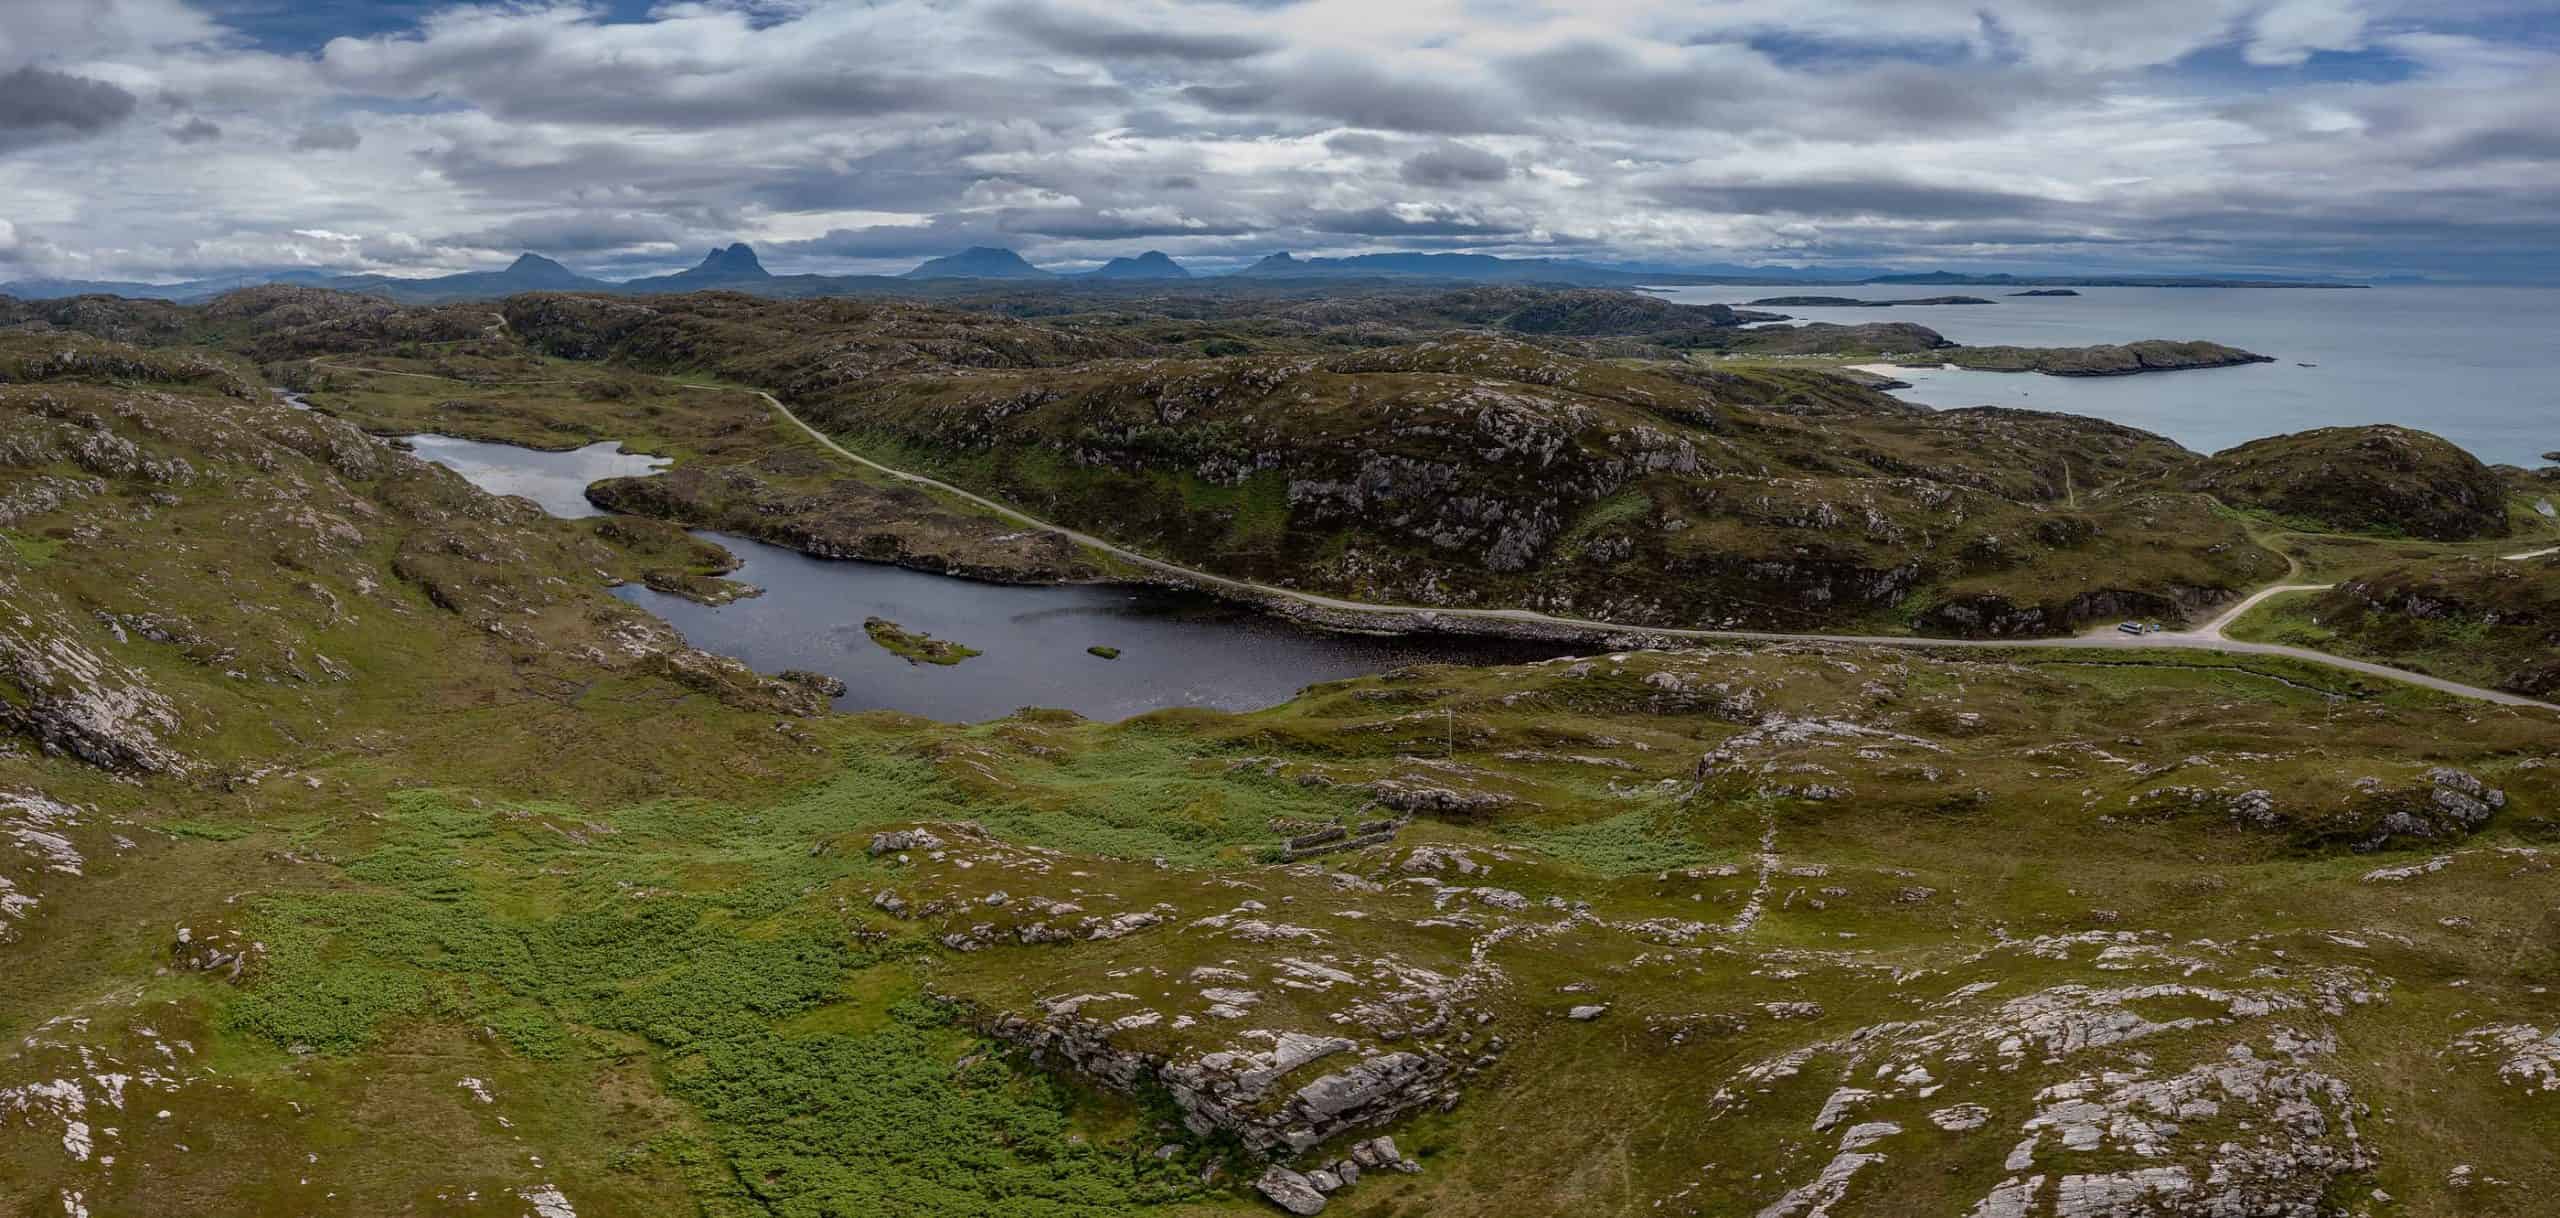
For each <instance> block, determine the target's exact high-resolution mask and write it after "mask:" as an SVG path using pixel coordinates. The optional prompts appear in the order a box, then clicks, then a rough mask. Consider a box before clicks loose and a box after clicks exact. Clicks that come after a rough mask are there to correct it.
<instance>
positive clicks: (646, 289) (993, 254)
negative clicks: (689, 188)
mask: <svg viewBox="0 0 2560 1218" xmlns="http://www.w3.org/2000/svg"><path fill="white" fill-rule="evenodd" d="M1858 269H1860V270H1865V269H1868V268H1858ZM1195 278H1197V277H1195V276H1194V275H1193V274H1192V273H1191V271H1190V270H1189V269H1188V268H1186V267H1184V266H1183V265H1182V264H1181V263H1179V262H1176V261H1174V260H1173V259H1172V258H1170V257H1167V256H1166V255H1165V254H1163V253H1162V252H1159V251H1155V250H1149V251H1147V252H1146V253H1144V254H1140V255H1138V256H1137V257H1135V258H1114V259H1112V260H1111V261H1110V262H1108V263H1105V264H1104V265H1103V266H1101V267H1100V268H1099V269H1096V270H1091V271H1084V272H1077V273H1069V274H1061V273H1059V272H1056V271H1049V270H1043V269H1042V268H1040V267H1037V266H1033V265H1032V264H1031V263H1029V262H1027V261H1024V260H1023V257H1022V255H1020V254H1018V253H1015V252H1014V251H1012V250H1009V249H1002V248H998V247H993V246H978V247H975V248H971V249H966V250H962V251H961V252H959V253H956V254H951V255H948V256H945V257H941V258H934V259H930V260H928V261H926V262H925V263H924V264H923V265H921V266H918V267H916V268H915V269H914V270H912V271H909V272H907V273H906V274H904V275H901V276H896V277H890V276H883V275H775V274H773V273H772V272H770V271H767V270H765V269H764V263H763V262H762V261H760V260H759V259H758V258H757V257H756V252H755V250H753V249H751V248H749V247H748V246H747V245H746V244H745V243H743V242H741V243H738V244H734V245H730V246H728V247H726V248H724V249H715V250H712V251H711V252H710V253H709V254H708V255H706V256H704V258H703V259H702V261H701V262H700V263H699V264H697V265H695V266H693V267H692V268H690V269H687V270H682V271H678V272H676V273H674V274H672V275H655V276H650V277H647V278H642V279H632V280H624V281H619V282H617V281H614V280H609V279H596V278H591V277H588V276H585V275H581V274H579V273H577V272H576V271H573V270H570V269H569V268H568V267H565V266H562V265H561V264H559V263H557V262H554V261H552V260H551V259H549V258H545V257H542V256H541V255H539V254H526V255H524V256H522V257H519V258H517V259H516V260H515V262H514V263H513V264H512V265H510V266H508V267H507V269H505V270H503V271H466V272H464V273H462V274H459V275H440V276H434V277H429V278H402V277H398V276H392V275H335V274H331V273H329V272H327V271H311V270H290V271H276V272H268V273H247V274H236V275H228V276H222V277H219V278H213V279H196V280H189V281H187V282H184V283H167V284H153V283H125V282H114V281H103V280H72V279H22V280H18V281H15V282H12V283H0V295H7V296H15V297H17V298H19V299H21V300H51V299H58V298H61V297H66V296H85V295H105V296H123V297H129V298H132V299H138V300H171V301H180V302H187V301H198V300H206V299H210V298H212V297H215V296H219V295H221V294H223V293H225V292H230V291H236V290H238V289H240V288H244V287H256V286H260V285H263V284H273V283H282V284H295V285H300V286H306V287H322V288H332V289H336V290H338V291H345V292H359V293H365V294H368V295H375V296H384V297H388V298H390V299H393V300H397V301H401V302H404V303H410V304H444V303H450V302H454V301H463V300H491V299H496V298H498V297H502V296H512V295H515V294H517V293H519V292H597V293H611V294H616V295H653V294H663V293H680V292H700V291H705V290H710V289H725V290H729V291H738V292H749V293H753V294H755V295H760V296H790V297H807V296H854V295H885V294H891V293H894V292H897V291H899V290H901V289H902V287H903V286H905V285H911V284H913V283H915V282H917V281H921V280H934V281H958V282H969V281H980V280H988V281H1005V282H1014V283H1024V284H1052V285H1058V286H1061V287H1064V286H1071V285H1075V284H1079V283H1097V284H1114V285H1116V284H1126V283H1148V282H1154V283H1164V282H1173V281H1182V280H1192V279H1195ZM1229 278H1232V279H1238V280H1254V281H1270V280H1307V279H1401V280H1428V281H1434V282H1460V283H1534V284H1554V285H1559V286H1574V287H1622V288H1623V287H1639V286H1664V287H1674V286H1683V285H1695V284H1787V285H1836V286H1843V287H1847V286H1855V285H1859V284H1941V285H1981V286H2012V287H2267V288H2273V287H2288V288H2291V287H2300V288H2314V287H2318V288H2327V287H2359V286H2362V285H2359V284H2350V283H2339V282H2325V281H2291V280H2264V279H2212V278H2193V277H2143V276H2096V277H2077V276H2038V277H2025V276H2017V275H2006V274H1990V275H1964V274H1957V273H1953V272H1948V271H1933V272H1929V273H1927V274H1891V273H1879V274H1872V275H1864V276H1861V277H1858V278H1854V279H1848V278H1828V279H1826V278H1821V277H1819V276H1818V275H1817V274H1816V273H1814V272H1809V271H1798V270H1795V269H1793V268H1751V267H1733V268H1724V267H1716V268H1709V269H1705V270H1701V269H1696V268H1690V269H1682V270H1644V269H1637V268H1628V267H1615V266H1602V265H1600V264H1597V263H1591V262H1577V261H1571V260H1566V259H1551V258H1497V257H1494V256H1493V255H1490V254H1424V253H1397V254H1359V255H1355V256H1352V257H1347V258H1299V257H1295V256H1293V255H1290V254H1287V253H1279V254H1273V255H1271V256H1270V257H1268V258H1264V259H1263V260H1261V261H1260V262H1256V263H1254V264H1252V265H1250V266H1247V267H1245V268H1244V269H1242V270H1239V271H1236V272H1233V273H1232V275H1227V276H1217V277H1214V279H1229ZM1214 279H1213V281H1214Z"/></svg>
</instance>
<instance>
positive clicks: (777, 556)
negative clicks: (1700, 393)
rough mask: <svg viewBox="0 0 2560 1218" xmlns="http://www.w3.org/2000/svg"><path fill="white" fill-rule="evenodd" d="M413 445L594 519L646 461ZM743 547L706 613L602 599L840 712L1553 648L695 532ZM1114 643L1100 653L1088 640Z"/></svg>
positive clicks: (644, 595)
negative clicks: (838, 691) (942, 660)
mask: <svg viewBox="0 0 2560 1218" xmlns="http://www.w3.org/2000/svg"><path fill="white" fill-rule="evenodd" d="M412 441H413V442H414V443H415V444H416V446H417V451H418V453H419V455H421V456H424V457H428V458H430V459H432V460H435V461H438V462H441V463H443V464H444V465H446V466H448V467H450V468H452V469H453V470H454V471H456V472H458V473H460V474H461V475H462V476H464V477H466V478H469V479H470V480H471V481H472V482H473V483H474V484H476V485H478V486H480V487H482V488H483V489H486V490H489V491H493V492H496V493H499V494H507V495H522V496H525V497H526V498H528V499H531V500H533V501H534V502H536V503H539V504H541V505H542V506H543V507H544V508H546V509H548V510H549V511H550V512H551V513H552V514H553V515H557V516H592V515H596V514H597V513H596V510H595V508H594V507H593V506H592V505H590V504H589V503H588V502H587V500H586V495H585V490H586V486H587V483H589V482H591V481H594V480H595V479H598V478H607V477H614V476H618V475H622V474H632V473H646V472H648V471H649V470H650V469H652V468H654V467H655V465H656V460H655V458H650V457H642V456H636V455H630V454H625V453H621V452H619V451H618V450H617V448H616V446H614V445H612V444H598V445H593V446H590V447H588V448H583V449H579V450H578V451H576V452H571V453H546V452H537V451H535V450H533V449H529V448H515V447H511V446H508V445H504V444H483V443H480V442H477V441H473V440H457V439H453V438H451V437H449V436H415V437H412ZM701 536H704V537H707V538H710V539H711V540H713V541H716V542H719V543H720V544H721V545H724V546H727V547H728V548H729V549H730V551H731V552H733V553H735V554H737V555H738V556H739V557H740V558H743V559H745V560H746V566H745V567H743V568H741V569H740V570H739V571H738V572H737V573H736V575H735V576H734V578H737V579H741V580H744V581H746V582H747V583H750V584H754V585H755V586H757V587H759V588H763V589H764V590H765V592H764V595H762V596H756V597H749V598H748V599H746V600H742V601H738V602H735V603H733V604H729V605H724V606H721V607H719V608H716V609H715V608H711V607H709V606H706V605H700V604H696V603H694V602H692V601H689V600H686V599H684V598H682V597H678V596H669V595H667V594H665V593H663V592H658V591H655V590H653V589H649V588H645V587H641V586H639V585H636V584H634V585H630V586H627V587H623V588H618V589H616V590H615V595H617V596H620V597H621V598H622V599H624V600H627V601H630V602H631V603H633V604H635V605H639V606H642V607H644V608H646V609H648V610H649V611H650V612H652V613H655V614H657V615H658V616H660V617H662V618H665V619H666V620H667V621H668V622H669V623H671V624H673V625H674V626H675V628H676V629H678V630H680V631H683V632H684V637H685V640H686V641H687V642H689V643H692V644H693V645H694V646H696V647H700V648H702V649H703V650H705V651H714V652H718V653H720V654H722V655H730V656H736V657H737V658H739V659H741V660H744V661H746V662H747V663H748V664H750V665H753V666H754V667H755V668H756V669H757V670H759V671H762V672H780V671H782V670H783V669H786V668H805V669H809V670H811V671H813V672H823V673H826V674H828V675H830V676H835V677H840V678H843V680H844V682H845V685H846V687H847V692H846V693H845V696H844V697H842V698H839V699H837V700H836V705H837V706H838V707H840V708H842V709H845V710H900V711H907V712H909V713H912V714H918V715H926V716H929V717H932V718H936V719H946V720H957V721H964V722H976V721H979V720H983V719H993V718H998V717H1001V716H1004V715H1009V714H1011V713H1013V712H1014V711H1016V710H1018V709H1021V708H1022V707H1026V706H1044V707H1062V708H1065V709H1067V710H1072V711H1075V712H1077V713H1079V714H1082V715H1084V716H1086V717H1088V718H1094V719H1124V718H1127V717H1129V716H1131V715H1138V714H1144V713H1146V712H1148V711H1152V710H1162V709H1164V708H1167V707H1175V706H1206V707H1215V708H1217V709H1220V710H1253V709H1257V708H1260V707H1265V706H1272V705H1275V704H1278V703H1281V702H1286V701H1288V700H1289V698H1290V697H1291V696H1292V695H1294V694H1296V693H1297V692H1298V691H1299V690H1301V689H1304V688H1305V687H1307V686H1309V685H1313V684H1316V683H1317V682H1320V681H1335V680H1341V679H1343V678H1345V677H1357V676H1365V675H1368V674H1370V673H1377V672H1384V671H1386V670H1388V669H1391V668H1400V667H1403V666H1405V665H1408V664H1420V663H1467V664H1505V663H1518V662H1522V661H1527V660H1539V659H1545V658H1547V657H1550V656H1556V655H1562V654H1565V650H1566V649H1564V648H1561V647H1556V646H1553V645H1548V644H1537V643H1513V642H1506V641H1503V640H1498V639H1467V638H1447V637H1433V636H1407V637H1393V638H1385V637H1372V636H1368V635H1352V634H1337V633H1333V632H1330V631H1323V630H1310V629H1307V628H1304V627H1299V626H1294V625H1291V624H1289V623H1287V622H1283V621H1279V620H1276V619H1273V618H1270V617H1266V616H1264V615H1262V614H1258V613H1253V612H1250V611H1246V610H1240V609H1237V608H1234V607H1232V606H1229V605H1225V604H1223V603H1221V602H1219V601H1217V600H1215V599H1212V598H1210V597H1205V596H1199V595H1196V594H1191V593H1183V592H1172V591H1163V590H1157V589H1145V588H1126V587H1066V588H1049V587H1013V586H1008V585H1002V584H984V583H978V582H975V581H971V580H964V579H953V578H950V577H948V576H941V575H928V574H925V573H924V572H921V571H909V570H906V569H904V568H900V567H891V566H883V565H880V564H878V563H862V562H837V561H831V560H828V559H822V558H811V557H809V556H808V555H805V554H802V553H800V552H798V551H796V550H786V549H783V548H782V547H780V546H772V545H766V544H765V543H763V542H760V541H750V540H748V539H746V538H743V537H732V536H729V535H727V534H724V533H710V532H706V533H703V534H701ZM875 616H876V617H885V618H888V619H889V620H891V621H893V622H896V623H898V624H899V625H901V626H904V627H906V628H907V629H909V630H920V631H923V632H925V633H928V634H931V635H933V636H934V637H935V638H939V639H948V640H950V641H952V642H955V643H963V644H966V645H968V646H970V647H974V648H977V649H978V650H979V651H981V652H984V653H985V654H984V655H981V656H978V657H976V658H974V659H970V660H966V661H963V662H961V663H959V664H954V665H948V666H946V665H937V664H910V663H908V662H907V661H905V660H903V659H900V658H899V657H897V656H895V655H892V654H890V653H889V652H887V651H885V650H883V649H882V648H881V647H880V646H879V645H878V644H876V643H873V642H872V641H871V638H870V636H869V635H866V634H864V633H863V630H862V623H863V620H864V619H866V618H870V617H875ZM1095 646H1105V647H1116V648H1119V649H1120V658H1118V659H1116V660H1106V659H1102V658H1101V657H1098V656H1094V655H1090V654H1087V652H1086V650H1085V649H1086V648H1089V647H1095Z"/></svg>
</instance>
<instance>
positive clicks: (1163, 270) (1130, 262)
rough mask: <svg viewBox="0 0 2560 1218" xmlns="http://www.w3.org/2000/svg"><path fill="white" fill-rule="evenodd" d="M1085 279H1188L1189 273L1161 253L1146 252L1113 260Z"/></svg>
mask: <svg viewBox="0 0 2560 1218" xmlns="http://www.w3.org/2000/svg"><path fill="white" fill-rule="evenodd" d="M1086 278H1088V279H1189V278H1191V272H1190V271H1189V270H1188V269H1187V268H1185V267H1184V266H1183V265H1182V264H1181V263H1179V262H1176V261H1174V260H1173V259H1171V258H1168V257H1166V256H1165V255H1164V253H1163V252H1162V251H1160V250H1148V251H1147V252H1146V253H1143V254H1140V255H1138V256H1137V257H1135V258H1114V259H1112V260H1111V261H1109V262H1106V263H1103V264H1102V266H1101V268H1100V269H1098V270H1096V271H1094V272H1093V273H1091V274H1090V275H1087V276H1086Z"/></svg>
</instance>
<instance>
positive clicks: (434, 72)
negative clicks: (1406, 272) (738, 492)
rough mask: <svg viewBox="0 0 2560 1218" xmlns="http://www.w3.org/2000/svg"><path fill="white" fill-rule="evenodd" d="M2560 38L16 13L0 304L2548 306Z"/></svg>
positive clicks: (2552, 25) (1448, 19)
mask: <svg viewBox="0 0 2560 1218" xmlns="http://www.w3.org/2000/svg"><path fill="white" fill-rule="evenodd" d="M2555 116H2560V0H2141V2H2139V3H2131V2H2125V0H1881V2H1870V0H1786V2H1775V0H1770V2H1762V0H1552V2H1542V0H1227V2H1218V3H1211V2H1205V0H609V2H608V0H592V2H581V3H552V2H547V0H527V2H512V3H480V4H452V3H436V2H429V0H376V2H364V0H0V279H9V278H20V277H33V276H52V277H65V278H84V279H143V280H153V281H166V280H170V279H177V278H193V277H203V276H211V275H218V274H223V273H229V272H246V271H264V270H273V269H277V268H288V267H309V268H325V269H337V270H346V271H376V272H383V273H389V274H397V275H422V274H433V273H441V272H451V271H459V270H476V269H493V268H496V267H500V266H503V265H505V264H506V263H507V262H508V261H510V260H512V259H513V258H514V257H515V256H516V254H517V253H519V252H521V251H527V250H530V251H536V252H540V253H543V254H546V255H549V256H551V257H554V258H557V259H559V260H560V261H562V262H565V263H568V264H569V265H570V266H572V267H575V268H577V269H579V270H581V271H585V272H588V273H593V274H601V275H607V276H613V277H622V276H630V275H637V274H647V273H655V272H660V271H665V270H670V269H674V268H677V267H680V266H684V265H689V264H691V263H693V262H695V261H698V260H699V259H700V258H701V257H702V254H703V252H704V251H705V250H707V249H709V248H710V247H712V246H714V245H718V244H726V243H728V242H731V241H746V242H748V243H750V244H752V245H754V246H755V247H756V248H757V249H758V251H759V252H760V253H761V254H763V256H764V260H765V263H766V265H767V266H768V267H769V268H771V269H773V270H775V271H777V272H786V273H787V272H821V273H830V274H842V273H862V272H884V271H885V272H894V271H901V270H905V269H906V268H908V267H910V266H912V265H914V264H915V263H916V262H917V261H919V260H920V259H922V258H925V257H929V256H933V255H939V254H946V253H950V252H953V251H955V250H958V249H960V248H963V247H966V246H972V245H999V246H1009V247H1012V248H1014V249H1017V250H1019V251H1021V252H1022V253H1023V254H1024V255H1025V256H1026V257H1028V258H1030V259H1031V260H1032V261H1034V262H1037V263H1040V264H1042V265H1046V266H1051V267H1055V268H1059V269H1072V268H1077V267H1083V266H1090V265H1094V264H1096V263H1098V262H1099V261H1101V260H1103V259H1106V258H1109V257H1112V256H1114V255H1122V254H1135V253H1138V252H1141V251H1144V250H1150V249H1160V250H1164V251H1166V252H1168V253H1171V254H1173V255H1174V256H1175V257H1177V258H1180V259H1182V260H1183V261H1185V262H1186V263H1188V264H1191V265H1193V266H1195V267H1199V268H1203V269H1216V268H1221V267H1228V266H1235V265H1240V264H1242V263H1245V262H1248V261H1251V260H1253V259H1255V258H1259V257H1261V256H1262V255H1265V254H1268V253H1272V252H1274V251H1279V250H1290V251H1294V252H1296V253H1297V254H1298V255H1299V256H1301V257H1305V256H1310V255H1339V254H1349V253H1362V252H1375V251H1382V250H1466V251H1476V252H1485V253H1494V254H1501V255H1506V256H1513V257H1558V258H1578V259H1586V260H1591V261H1598V262H1609V263H1618V264H1627V265H1647V266H1660V267H1680V266H1704V265H1713V264H1732V263H1746V264H1755V265H1756V264H1772V265H1790V266H1806V267H1817V268H1818V267H1850V266H1856V267H1872V266H1891V267H1897V268H1904V269H1913V270H1927V269H1957V270H2001V269H2008V270H2027V271H2037V270H2073V271H2083V272H2096V271H2106V272H2119V273H2146V272H2148V273H2193V272H2197V271H2220V272H2227V273H2252V274H2264V273H2277V274H2306V275H2308V274H2335V275H2346V276H2356V277H2368V278H2370V277H2380V276H2388V275H2417V276H2423V277H2427V278H2432V279H2446V280H2455V281H2497V280H2521V281H2533V282H2555V281H2560V117H2555Z"/></svg>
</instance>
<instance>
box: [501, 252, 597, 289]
mask: <svg viewBox="0 0 2560 1218" xmlns="http://www.w3.org/2000/svg"><path fill="white" fill-rule="evenodd" d="M499 274H500V275H501V276H503V277H504V278H507V279H509V280H513V281H515V282H517V283H530V284H543V285H548V286H562V287H564V286H568V285H571V284H582V283H585V282H587V281H586V280H585V279H584V278H582V277H580V276H579V274H578V273H577V272H576V271H573V270H570V269H569V268H567V267H565V266H562V265H560V264H559V263H557V262H553V261H552V260H550V259H548V258H545V257H543V256H542V255H540V254H524V255H520V256H518V257H517V258H516V260H515V261H514V262H511V263H508V264H507V269H506V270H504V271H501V272H499Z"/></svg>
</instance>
